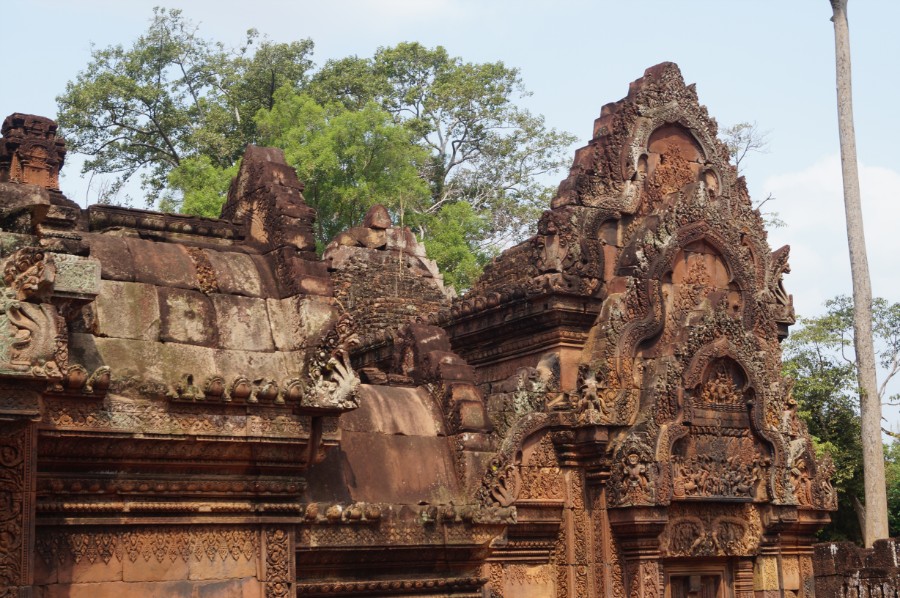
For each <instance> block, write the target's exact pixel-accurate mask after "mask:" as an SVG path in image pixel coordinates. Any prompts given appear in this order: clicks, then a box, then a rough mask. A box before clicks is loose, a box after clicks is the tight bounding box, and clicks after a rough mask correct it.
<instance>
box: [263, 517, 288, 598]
mask: <svg viewBox="0 0 900 598" xmlns="http://www.w3.org/2000/svg"><path fill="white" fill-rule="evenodd" d="M290 544H291V542H290V536H289V534H288V532H287V531H285V530H283V529H269V530H266V596H265V598H285V597H287V596H290V595H291V593H292V586H293V584H292V579H291V560H292V558H293V555H292V554H291V550H290Z"/></svg>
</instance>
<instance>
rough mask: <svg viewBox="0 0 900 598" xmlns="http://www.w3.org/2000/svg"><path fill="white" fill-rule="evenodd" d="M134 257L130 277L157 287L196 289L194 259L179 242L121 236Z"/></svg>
mask: <svg viewBox="0 0 900 598" xmlns="http://www.w3.org/2000/svg"><path fill="white" fill-rule="evenodd" d="M125 243H126V244H127V245H128V249H129V252H130V253H131V256H132V258H133V259H134V280H135V282H145V283H148V284H154V285H157V286H160V287H175V288H180V289H191V290H199V289H200V282H199V281H198V280H197V272H196V270H195V269H194V262H193V261H192V260H191V258H190V255H188V252H187V249H186V248H185V247H184V246H183V245H176V244H174V243H158V242H155V241H144V240H142V239H125Z"/></svg>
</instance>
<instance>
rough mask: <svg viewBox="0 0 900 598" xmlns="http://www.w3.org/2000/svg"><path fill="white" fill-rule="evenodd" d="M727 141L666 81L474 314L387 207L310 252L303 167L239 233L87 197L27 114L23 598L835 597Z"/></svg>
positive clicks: (785, 308) (260, 200) (656, 77)
mask: <svg viewBox="0 0 900 598" xmlns="http://www.w3.org/2000/svg"><path fill="white" fill-rule="evenodd" d="M716 134H717V132H716V123H715V121H714V120H712V119H711V118H710V117H709V116H708V115H707V112H706V109H705V108H704V107H702V106H701V105H700V104H699V103H698V101H697V95H696V91H695V88H694V86H693V85H690V86H686V85H685V84H684V81H683V80H682V77H681V74H680V72H679V70H678V68H677V67H676V66H675V65H674V64H670V63H666V64H661V65H658V66H655V67H653V68H651V69H648V70H647V72H646V73H645V74H644V76H643V77H642V78H640V79H638V80H637V81H635V82H634V83H632V84H631V86H630V88H629V91H628V95H627V96H626V97H625V98H624V99H622V100H620V101H618V102H615V103H612V104H608V105H606V106H604V107H603V109H602V111H601V115H600V118H599V119H597V121H596V122H595V124H594V134H593V138H592V139H591V141H590V142H589V143H588V144H587V146H585V147H583V148H581V149H580V150H578V151H577V152H576V155H575V160H574V163H573V166H572V169H571V171H570V174H569V176H568V178H566V179H565V180H564V181H563V182H562V184H561V185H560V187H559V192H558V194H557V196H556V198H555V199H554V200H553V203H552V207H551V209H549V210H547V211H546V212H545V213H544V215H543V216H542V217H541V219H540V222H539V223H538V224H537V230H536V232H535V234H534V236H533V237H531V239H529V240H527V241H525V242H523V243H521V244H519V245H517V246H515V247H513V248H511V249H509V250H507V251H505V252H504V253H503V254H502V255H501V256H500V257H498V258H497V259H496V260H494V261H493V262H492V263H491V264H490V265H489V266H488V267H487V269H486V271H485V273H484V275H483V276H482V277H481V279H480V280H479V281H478V282H477V283H476V284H475V285H474V287H473V288H472V289H471V291H470V292H469V293H468V294H467V295H465V296H464V297H462V298H459V299H451V298H449V295H448V293H447V292H446V291H445V289H444V287H443V284H442V280H441V275H440V273H439V272H438V271H437V269H436V267H435V265H434V263H433V262H432V261H430V260H429V259H428V258H427V256H426V255H425V252H424V248H423V246H422V245H421V244H419V243H418V241H417V240H416V238H415V236H414V235H412V234H411V233H410V231H409V230H408V229H405V228H402V227H397V226H394V225H393V223H392V222H391V218H390V215H389V214H388V212H387V211H386V210H385V209H384V208H381V207H377V206H376V207H375V208H373V209H372V210H371V211H370V212H369V214H368V215H367V216H366V219H365V221H364V222H362V223H360V226H357V227H354V228H351V229H350V230H348V231H346V232H345V233H342V234H340V235H339V236H338V237H337V238H336V239H335V240H334V241H333V242H332V243H331V244H330V245H329V246H328V248H327V249H326V251H325V253H324V255H323V256H322V257H321V258H319V257H317V256H316V254H315V251H314V242H313V235H312V230H313V229H312V225H313V222H314V219H315V217H316V215H315V213H314V211H313V210H312V209H311V208H310V207H308V206H307V205H306V204H305V203H304V199H303V195H302V191H303V185H302V183H301V182H299V181H298V180H297V177H296V174H295V172H294V171H293V170H292V169H291V168H290V167H288V166H287V165H286V164H285V162H284V158H283V155H282V153H281V151H280V150H275V149H268V148H257V147H250V148H248V149H247V153H246V154H245V157H244V160H243V162H242V166H241V169H240V172H239V174H238V176H237V178H236V179H235V180H234V182H233V183H232V186H231V190H230V192H229V196H228V200H227V203H226V204H225V207H224V208H223V210H222V215H221V218H220V219H202V218H195V217H187V216H180V215H172V214H161V213H156V212H149V211H142V210H135V209H128V208H122V207H113V206H105V205H94V206H91V207H89V208H87V209H81V208H79V207H78V206H77V205H76V204H74V203H73V202H71V201H69V200H68V199H66V198H65V196H64V195H63V194H62V193H61V192H60V191H59V189H58V172H59V168H60V167H61V166H62V163H63V159H64V156H65V145H64V143H63V141H62V140H61V139H60V138H59V137H57V135H56V125H55V123H53V122H52V121H50V120H48V119H45V118H40V117H35V116H28V115H23V114H14V115H12V116H10V117H9V118H7V119H6V121H5V122H4V123H3V127H2V135H3V137H2V139H0V229H2V233H0V266H2V272H3V287H2V294H0V302H2V305H0V385H2V390H3V392H2V393H0V466H2V468H0V506H2V510H0V596H16V597H33V598H58V597H59V598H61V597H82V596H90V597H91V598H100V597H107V596H109V597H115V598H127V597H132V596H134V597H138V596H140V597H149V596H160V597H162V596H165V597H177V598H181V597H183V598H205V597H224V598H250V597H253V598H275V597H285V596H290V597H294V596H323V597H324V596H340V597H350V596H352V597H357V596H370V597H371V596H390V597H418V598H424V597H439V596H440V597H454V598H463V597H466V598H488V597H491V598H499V597H506V598H538V597H541V598H543V597H547V598H550V597H554V598H556V597H559V598H581V597H595V596H596V597H616V598H626V597H627V598H687V597H703V598H769V597H776V596H777V597H778V598H788V597H794V598H799V597H803V598H809V597H812V596H814V595H815V583H814V577H813V571H812V542H813V536H814V534H815V532H816V531H817V530H818V529H820V528H821V527H822V526H823V525H824V524H825V523H826V522H827V521H828V518H829V515H828V511H830V510H832V509H834V507H835V494H834V491H833V489H832V487H831V484H830V482H829V476H830V465H829V463H827V462H824V461H821V460H817V458H816V457H815V455H814V453H813V450H812V446H811V443H810V439H809V437H808V434H807V432H806V430H805V428H804V426H803V424H802V423H801V422H800V421H799V420H798V419H797V414H796V404H795V402H794V401H793V399H792V398H791V389H790V385H789V384H788V383H787V382H786V380H785V379H784V378H782V376H781V373H780V371H781V357H780V355H781V353H780V349H779V342H780V340H781V339H782V338H784V337H785V335H786V334H787V329H788V326H790V325H791V324H792V323H793V321H794V318H793V309H792V304H791V297H790V295H788V294H787V293H786V292H785V290H784V287H783V286H782V275H783V274H784V273H785V272H787V271H788V263H787V257H788V249H787V247H784V248H781V249H778V250H776V251H774V252H773V251H772V250H771V248H770V247H769V246H768V244H767V242H766V233H765V231H764V229H763V223H762V221H761V220H760V216H759V214H758V213H757V212H756V211H754V209H753V208H752V206H751V202H750V199H749V196H748V193H747V189H746V187H745V184H744V181H743V179H741V178H738V176H737V174H736V171H735V169H734V167H733V166H731V165H730V164H729V161H728V153H727V150H726V148H725V147H724V146H723V144H722V143H721V142H720V141H719V140H718V139H717V137H716ZM826 598H827V597H826Z"/></svg>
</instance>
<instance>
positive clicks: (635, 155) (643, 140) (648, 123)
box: [622, 104, 732, 195]
mask: <svg viewBox="0 0 900 598" xmlns="http://www.w3.org/2000/svg"><path fill="white" fill-rule="evenodd" d="M667 126H671V127H678V128H679V129H681V130H682V131H683V132H684V133H685V134H686V135H687V136H689V138H690V139H691V140H692V141H694V143H696V144H697V147H698V149H699V150H700V152H701V154H702V157H703V162H702V164H703V166H704V167H705V168H715V169H716V173H717V175H718V179H719V180H718V182H719V184H720V189H721V191H720V193H719V194H720V195H725V194H727V193H725V191H726V190H728V191H730V188H731V185H732V180H731V177H729V178H727V179H726V178H725V177H724V176H722V175H723V174H724V173H725V172H726V168H724V166H725V165H726V164H727V160H723V159H722V157H721V156H720V155H719V152H720V148H719V147H718V145H719V144H720V143H721V142H719V141H718V140H717V139H716V138H714V137H713V136H712V135H710V134H709V132H708V131H709V128H710V123H708V122H702V120H701V119H700V118H699V117H697V116H695V115H692V114H690V113H689V112H688V111H686V110H684V109H683V108H682V106H681V105H679V104H669V105H666V106H663V107H660V108H656V109H654V110H652V111H647V113H645V114H643V115H642V116H641V117H639V118H638V121H637V123H636V124H635V127H634V134H633V136H632V137H631V139H630V140H629V142H628V143H626V145H625V151H623V154H624V155H623V156H622V177H623V179H624V180H626V181H627V180H631V179H632V178H633V177H634V175H635V174H636V173H637V172H638V171H639V164H640V159H641V156H643V155H645V154H646V153H647V151H648V149H649V145H650V139H651V137H652V136H653V134H654V133H656V132H657V131H659V130H661V129H663V128H665V127H667Z"/></svg>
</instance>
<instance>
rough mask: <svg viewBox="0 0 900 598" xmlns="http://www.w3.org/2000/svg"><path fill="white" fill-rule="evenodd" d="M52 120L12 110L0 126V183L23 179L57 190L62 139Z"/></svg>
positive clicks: (29, 183) (61, 159)
mask: <svg viewBox="0 0 900 598" xmlns="http://www.w3.org/2000/svg"><path fill="white" fill-rule="evenodd" d="M57 128H58V127H57V124H56V122H55V121H52V120H50V119H49V118H44V117H43V116H34V115H33V114H20V113H18V112H16V113H15V114H11V115H10V116H7V117H6V119H5V120H4V121H3V126H2V128H0V134H2V138H0V183H6V182H12V183H25V184H28V185H37V186H39V187H43V188H45V189H50V190H52V191H58V190H59V171H60V169H61V168H62V165H63V162H64V161H65V157H66V142H65V141H64V140H63V139H62V138H61V137H58V136H57V134H56V131H57Z"/></svg>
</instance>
